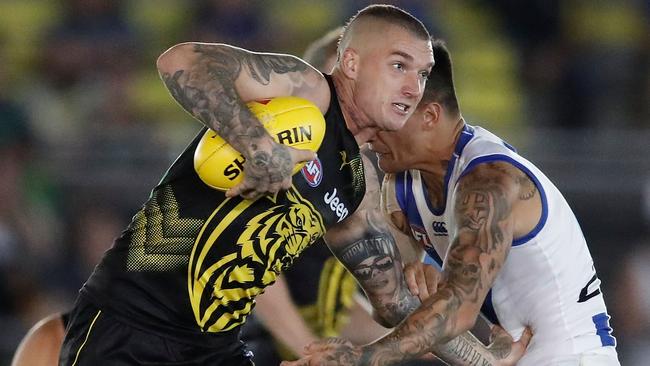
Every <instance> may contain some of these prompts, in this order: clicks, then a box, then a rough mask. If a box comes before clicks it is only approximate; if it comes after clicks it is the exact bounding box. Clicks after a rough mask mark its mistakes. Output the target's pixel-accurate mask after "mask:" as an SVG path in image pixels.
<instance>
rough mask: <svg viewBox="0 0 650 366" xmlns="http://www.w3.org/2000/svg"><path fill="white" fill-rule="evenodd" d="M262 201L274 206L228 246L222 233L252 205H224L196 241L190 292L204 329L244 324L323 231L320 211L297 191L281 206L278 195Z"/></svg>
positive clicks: (191, 300) (283, 201)
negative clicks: (266, 291)
mask: <svg viewBox="0 0 650 366" xmlns="http://www.w3.org/2000/svg"><path fill="white" fill-rule="evenodd" d="M261 199H269V200H271V201H272V203H273V205H272V206H271V207H270V208H268V209H267V210H265V211H262V212H260V213H259V214H257V215H255V216H253V217H252V218H251V219H248V220H247V224H246V225H245V227H244V229H243V231H242V232H241V234H240V235H239V237H238V238H237V240H236V243H228V242H225V239H226V238H225V237H224V236H223V233H224V232H227V231H228V230H229V226H230V225H231V224H232V223H233V221H234V220H235V219H236V218H237V217H239V216H240V215H242V214H244V213H245V212H246V209H247V208H248V207H249V206H251V204H252V203H253V202H254V201H248V200H242V201H241V202H240V203H239V204H237V205H236V206H235V207H234V208H231V209H227V208H226V206H227V205H226V202H224V204H222V205H221V206H219V207H218V208H217V209H216V210H215V212H214V213H213V214H212V215H211V216H210V219H208V221H206V223H205V225H204V227H203V229H202V233H201V234H199V236H198V238H197V243H196V245H195V246H194V249H193V251H192V254H191V257H190V266H189V273H188V275H189V278H188V291H189V296H190V302H191V305H192V310H193V312H194V316H195V319H196V322H197V324H198V325H199V326H200V327H201V330H203V331H208V332H220V331H227V330H230V329H233V328H234V327H236V326H238V325H240V324H242V323H243V322H244V321H245V319H246V316H247V315H248V314H249V313H250V311H251V309H252V306H253V299H254V298H255V296H257V295H258V294H260V293H261V292H262V291H263V290H264V288H265V287H266V286H269V285H271V284H272V283H273V282H275V279H276V277H277V275H278V274H279V273H280V272H281V271H282V270H283V269H285V268H287V267H289V266H290V265H291V264H292V263H293V261H294V259H295V258H296V257H297V256H298V255H299V254H300V253H301V252H302V251H303V250H304V249H305V248H306V247H307V246H308V245H309V244H311V243H313V242H314V241H316V239H318V238H320V237H322V236H323V234H324V233H325V225H324V223H323V218H322V216H321V215H320V213H319V212H318V211H317V210H316V209H315V208H314V206H313V205H312V204H311V203H310V202H309V201H307V200H306V199H304V198H303V197H302V196H301V195H300V193H299V192H298V191H297V190H295V189H294V188H293V187H292V188H291V189H290V190H289V191H287V192H286V200H282V202H281V203H277V204H276V202H278V196H276V197H274V198H271V197H265V198H261ZM227 201H228V200H227ZM221 211H223V212H221ZM225 211H228V212H225ZM215 224H216V225H215ZM208 227H210V228H213V229H212V231H211V232H210V233H207V232H205V229H206V228H208ZM232 229H233V230H241V229H240V228H239V227H235V228H232ZM224 245H225V246H229V247H232V249H231V250H230V252H229V253H226V254H225V255H224V253H223V247H220V246H224ZM216 251H219V254H218V255H216V254H215V253H214V252H216Z"/></svg>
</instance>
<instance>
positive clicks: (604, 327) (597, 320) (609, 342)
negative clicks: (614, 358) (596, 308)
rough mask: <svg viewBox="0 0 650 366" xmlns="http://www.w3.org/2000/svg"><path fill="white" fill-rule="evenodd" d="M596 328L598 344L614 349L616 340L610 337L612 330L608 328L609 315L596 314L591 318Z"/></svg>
mask: <svg viewBox="0 0 650 366" xmlns="http://www.w3.org/2000/svg"><path fill="white" fill-rule="evenodd" d="M591 319H592V320H593V322H594V325H595V326H596V334H597V335H598V336H599V337H600V344H602V345H603V347H604V346H614V347H616V338H614V337H613V336H612V328H611V327H610V326H609V315H607V313H600V314H596V315H594V316H593V317H592V318H591Z"/></svg>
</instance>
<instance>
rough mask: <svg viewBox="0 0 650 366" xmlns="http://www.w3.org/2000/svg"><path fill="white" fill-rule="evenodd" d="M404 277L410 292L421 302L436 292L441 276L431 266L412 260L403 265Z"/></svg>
mask: <svg viewBox="0 0 650 366" xmlns="http://www.w3.org/2000/svg"><path fill="white" fill-rule="evenodd" d="M404 277H406V283H407V284H408V287H409V291H411V294H412V295H413V296H417V297H418V298H419V299H420V301H421V302H422V301H424V300H426V299H427V298H428V297H429V296H431V295H433V294H434V293H435V292H436V290H437V288H438V283H439V282H440V277H441V276H440V272H438V271H437V270H436V269H435V268H434V267H433V266H430V265H428V264H425V263H423V262H412V263H409V264H407V265H406V266H404Z"/></svg>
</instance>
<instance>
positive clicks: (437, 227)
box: [432, 221, 448, 236]
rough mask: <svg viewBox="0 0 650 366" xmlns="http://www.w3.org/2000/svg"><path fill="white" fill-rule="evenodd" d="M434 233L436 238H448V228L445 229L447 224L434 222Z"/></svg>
mask: <svg viewBox="0 0 650 366" xmlns="http://www.w3.org/2000/svg"><path fill="white" fill-rule="evenodd" d="M432 226H433V232H434V233H435V235H436V236H447V234H448V233H447V228H445V223H444V222H442V221H434V222H433V224H432Z"/></svg>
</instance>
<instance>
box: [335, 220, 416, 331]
mask: <svg viewBox="0 0 650 366" xmlns="http://www.w3.org/2000/svg"><path fill="white" fill-rule="evenodd" d="M384 220H385V219H384V218H383V216H382V215H381V214H380V213H379V212H375V211H372V212H368V211H364V212H363V213H362V214H361V215H359V217H356V216H355V217H353V218H351V220H350V221H348V222H346V223H345V225H346V227H347V229H344V230H341V229H336V230H330V232H328V236H327V237H326V239H327V242H328V245H329V246H330V249H332V252H333V253H334V254H335V255H336V256H337V258H338V259H339V260H340V261H341V262H342V263H343V264H344V265H345V266H346V268H347V269H348V270H349V271H350V272H351V273H352V274H353V275H354V276H355V278H356V279H357V281H358V282H359V284H360V285H361V287H362V288H363V290H364V291H365V293H366V295H367V297H368V299H369V300H370V302H371V303H372V305H373V308H374V310H375V313H376V316H377V318H378V319H377V320H378V321H380V322H381V323H382V325H384V326H387V327H394V326H395V325H396V324H398V323H399V322H400V321H402V320H403V319H404V318H405V317H406V316H407V315H408V314H409V313H411V312H412V311H413V310H414V309H415V308H416V307H417V306H418V305H419V300H418V299H417V297H416V296H413V295H411V293H410V291H409V290H408V286H407V285H406V281H405V279H404V276H403V266H402V261H401V257H400V254H399V251H398V250H397V244H396V243H395V239H394V237H393V235H392V234H391V232H390V230H389V229H388V227H387V225H386V223H385V222H384ZM350 243H351V244H350Z"/></svg>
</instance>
